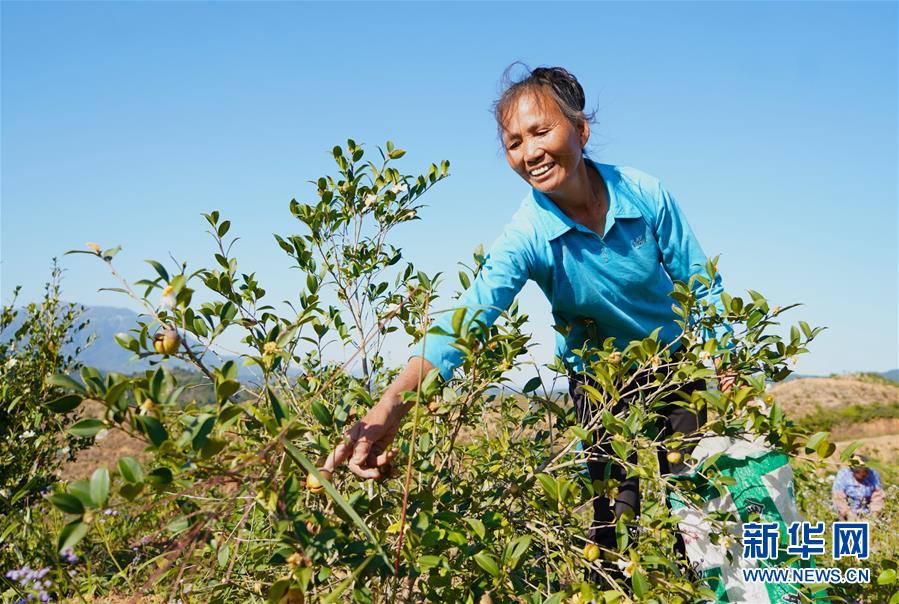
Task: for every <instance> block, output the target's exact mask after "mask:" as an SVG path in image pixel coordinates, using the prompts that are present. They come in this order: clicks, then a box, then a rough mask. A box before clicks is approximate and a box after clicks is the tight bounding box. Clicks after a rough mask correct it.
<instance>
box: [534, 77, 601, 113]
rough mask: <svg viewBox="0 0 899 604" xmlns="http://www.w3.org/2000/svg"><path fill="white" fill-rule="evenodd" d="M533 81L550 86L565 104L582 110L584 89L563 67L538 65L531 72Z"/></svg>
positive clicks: (584, 101) (584, 103)
mask: <svg viewBox="0 0 899 604" xmlns="http://www.w3.org/2000/svg"><path fill="white" fill-rule="evenodd" d="M531 77H532V78H534V81H536V82H539V83H541V84H545V85H548V86H551V87H552V89H553V92H555V93H556V94H557V95H558V96H559V97H560V98H561V99H562V100H563V101H564V103H565V105H566V106H568V107H570V108H572V109H575V110H577V111H583V110H584V106H585V105H586V102H587V101H586V99H585V98H584V89H583V87H582V86H581V84H580V82H578V81H577V78H576V77H574V76H573V75H571V73H569V72H568V70H567V69H565V68H564V67H538V68H537V69H535V70H534V71H532V72H531Z"/></svg>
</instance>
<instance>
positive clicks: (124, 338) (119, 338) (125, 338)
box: [115, 333, 140, 352]
mask: <svg viewBox="0 0 899 604" xmlns="http://www.w3.org/2000/svg"><path fill="white" fill-rule="evenodd" d="M115 341H116V343H118V345H119V346H121V347H122V348H124V349H125V350H130V351H131V352H138V351H139V350H140V344H138V342H137V338H135V337H134V336H132V335H131V334H127V333H117V334H115Z"/></svg>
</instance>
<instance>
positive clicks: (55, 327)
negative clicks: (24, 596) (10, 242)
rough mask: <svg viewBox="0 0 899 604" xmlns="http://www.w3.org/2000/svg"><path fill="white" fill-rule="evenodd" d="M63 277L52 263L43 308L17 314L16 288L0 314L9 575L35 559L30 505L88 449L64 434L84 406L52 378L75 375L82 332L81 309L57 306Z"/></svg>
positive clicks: (2, 531)
mask: <svg viewBox="0 0 899 604" xmlns="http://www.w3.org/2000/svg"><path fill="white" fill-rule="evenodd" d="M61 277H62V271H61V270H60V269H59V267H58V266H57V265H56V263H55V261H54V264H53V269H52V273H51V278H50V281H49V282H48V283H47V284H46V286H45V288H44V295H43V298H42V299H41V301H40V302H37V303H31V304H28V305H26V306H24V307H22V308H17V307H16V300H17V299H18V295H19V292H20V289H19V288H16V289H15V291H14V293H13V298H12V300H11V301H10V303H9V304H4V305H3V307H2V312H0V333H2V334H3V336H2V338H0V537H2V538H0V563H2V565H3V566H4V567H7V568H8V567H11V566H14V565H15V566H18V565H20V564H23V563H24V562H25V561H26V559H27V558H28V557H29V556H30V555H31V554H32V551H31V550H33V549H34V545H35V543H36V542H37V537H38V536H37V535H36V534H35V519H34V518H33V516H32V509H33V506H34V504H35V503H37V502H40V501H42V499H41V494H42V493H43V492H45V491H47V490H48V489H50V487H51V486H52V485H53V484H54V483H55V482H56V481H57V476H56V471H57V470H58V468H59V467H60V465H61V464H62V463H63V462H65V461H66V460H71V459H74V456H75V453H76V452H77V451H78V450H79V449H81V448H84V447H85V446H86V445H87V444H89V441H85V440H84V439H82V438H79V437H78V436H76V435H74V434H69V433H66V432H64V430H65V429H66V428H67V427H69V426H70V425H71V424H72V423H74V422H75V421H76V420H77V413H70V412H71V411H72V410H73V409H74V408H75V407H76V406H77V405H78V404H79V403H80V401H81V399H80V397H78V396H76V395H70V394H66V393H65V391H64V390H63V389H62V388H60V386H59V385H58V384H57V383H56V382H55V381H54V380H53V379H52V376H53V375H55V374H59V373H67V372H70V371H74V370H77V369H78V363H77V360H76V357H77V355H78V353H79V352H80V349H79V348H77V347H76V346H75V344H74V342H75V337H76V335H77V334H78V333H79V332H80V331H82V330H83V329H84V328H85V327H86V325H87V322H86V321H84V320H82V319H81V308H80V307H78V306H75V305H71V304H66V303H65V302H63V301H62V300H61V284H60V282H61ZM47 401H53V402H50V403H49V404H47ZM43 549H44V552H45V553H49V554H51V555H52V554H53V553H54V552H55V550H54V548H53V547H52V545H49V544H48V546H47V547H45V548H43Z"/></svg>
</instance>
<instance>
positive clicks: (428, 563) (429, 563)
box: [418, 556, 443, 570]
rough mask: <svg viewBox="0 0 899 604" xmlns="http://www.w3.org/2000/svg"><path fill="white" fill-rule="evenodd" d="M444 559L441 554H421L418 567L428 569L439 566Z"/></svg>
mask: <svg viewBox="0 0 899 604" xmlns="http://www.w3.org/2000/svg"><path fill="white" fill-rule="evenodd" d="M442 560H443V559H442V558H441V557H440V556H421V557H420V558H419V559H418V567H419V568H420V569H421V570H428V569H431V568H434V567H435V566H439V565H440V562H441V561H442Z"/></svg>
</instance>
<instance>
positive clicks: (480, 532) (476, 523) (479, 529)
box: [465, 518, 486, 541]
mask: <svg viewBox="0 0 899 604" xmlns="http://www.w3.org/2000/svg"><path fill="white" fill-rule="evenodd" d="M465 522H467V523H468V526H470V527H471V530H473V531H474V532H475V535H477V536H478V538H479V539H481V540H482V541H483V539H484V535H485V534H486V530H485V529H484V523H483V522H481V521H480V520H478V519H477V518H466V519H465Z"/></svg>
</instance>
